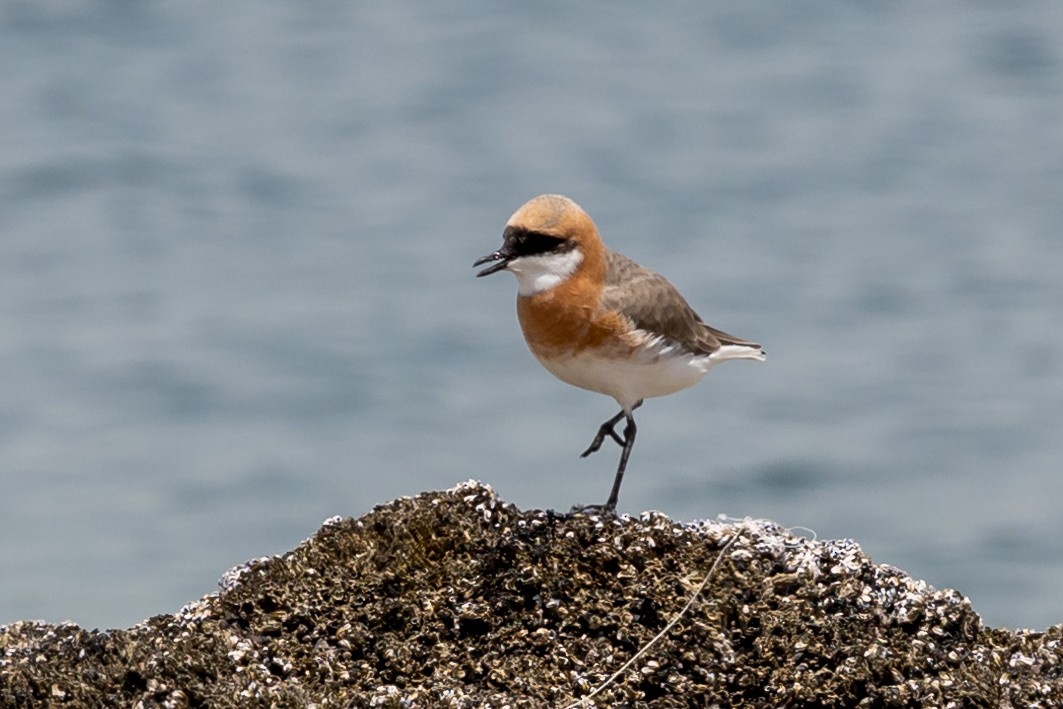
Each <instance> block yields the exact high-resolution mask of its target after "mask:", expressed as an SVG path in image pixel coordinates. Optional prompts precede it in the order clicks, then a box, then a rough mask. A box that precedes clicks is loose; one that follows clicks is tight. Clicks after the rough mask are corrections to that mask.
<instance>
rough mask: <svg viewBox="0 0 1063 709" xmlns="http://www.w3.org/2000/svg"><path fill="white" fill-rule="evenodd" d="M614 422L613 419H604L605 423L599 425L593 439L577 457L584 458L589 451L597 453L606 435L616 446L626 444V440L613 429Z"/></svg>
mask: <svg viewBox="0 0 1063 709" xmlns="http://www.w3.org/2000/svg"><path fill="white" fill-rule="evenodd" d="M616 423H617V422H616V420H615V419H610V420H608V421H606V422H605V423H603V424H602V425H601V427H600V428H599V429H598V434H597V435H596V436H595V437H594V440H593V441H591V444H590V445H589V446H588V447H587V450H585V451H583V452H582V453H580V456H579V457H580V458H586V457H587V456H589V455H590V454H591V453H597V452H598V450H599V449H600V448H601V447H602V444H603V443H605V437H606V436H609V437H610V438H612V439H613V440H614V441H616V444H617V445H618V446H620V447H621V448H623V447H624V446H626V445H627V441H625V440H624V439H623V438H621V437H620V434H619V433H617V432H616V431H615V430H613V427H614V426H616Z"/></svg>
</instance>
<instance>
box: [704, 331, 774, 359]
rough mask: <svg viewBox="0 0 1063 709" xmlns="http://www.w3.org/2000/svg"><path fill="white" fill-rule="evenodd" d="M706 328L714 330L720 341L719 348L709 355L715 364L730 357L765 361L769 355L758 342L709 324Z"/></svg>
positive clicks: (714, 334) (713, 332)
mask: <svg viewBox="0 0 1063 709" xmlns="http://www.w3.org/2000/svg"><path fill="white" fill-rule="evenodd" d="M705 329H707V330H709V331H710V332H712V334H713V336H714V337H715V338H716V339H717V340H719V342H720V347H719V349H717V350H716V351H715V352H713V353H712V354H710V355H709V360H710V361H712V362H713V363H714V364H715V363H717V362H723V361H725V360H728V359H754V360H756V361H758V362H763V361H764V360H765V359H767V357H768V353H767V352H765V351H764V348H763V347H761V346H760V345H759V344H757V343H756V342H750V341H749V340H743V339H741V338H739V337H735V336H734V335H728V334H727V333H726V332H723V331H722V330H717V329H716V328H714V327H709V326H708V325H705Z"/></svg>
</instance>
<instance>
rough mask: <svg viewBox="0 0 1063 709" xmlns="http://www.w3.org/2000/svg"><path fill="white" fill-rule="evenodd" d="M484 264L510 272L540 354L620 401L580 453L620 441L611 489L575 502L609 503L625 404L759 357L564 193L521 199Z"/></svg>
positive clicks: (575, 381)
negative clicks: (613, 243)
mask: <svg viewBox="0 0 1063 709" xmlns="http://www.w3.org/2000/svg"><path fill="white" fill-rule="evenodd" d="M484 264H491V265H490V266H488V267H487V268H485V269H483V270H482V271H479V272H478V273H477V274H476V276H477V277H483V276H489V275H491V274H493V273H498V272H499V271H503V270H505V271H510V272H511V273H513V274H514V275H515V276H516V277H517V319H518V320H519V322H520V327H521V330H522V331H523V334H524V339H525V341H526V342H527V345H528V348H529V349H530V350H531V353H532V355H534V356H535V358H536V359H537V360H538V361H539V363H540V364H541V365H542V366H543V367H545V368H546V370H547V371H549V372H550V373H551V374H553V375H554V376H555V377H557V378H558V379H560V380H561V381H563V382H565V383H567V384H571V385H573V386H576V387H580V388H581V389H586V390H589V391H593V392H597V393H600V394H604V395H606V396H610V397H612V398H613V399H614V400H616V402H617V404H619V405H620V412H619V413H617V414H616V415H615V416H613V417H612V418H610V419H609V420H607V421H605V422H604V423H602V424H601V426H599V428H598V432H597V434H596V435H595V436H594V439H593V440H592V441H591V444H590V446H588V447H587V449H586V450H585V451H583V453H582V455H581V457H582V458H586V457H587V456H589V455H591V454H592V453H595V452H597V451H598V450H599V449H600V448H601V447H602V444H603V443H604V442H605V440H606V439H607V438H609V439H612V440H613V441H614V442H615V443H616V444H617V445H618V446H620V448H621V453H620V462H619V464H618V466H617V470H616V475H615V477H614V479H613V486H612V489H611V490H610V492H609V498H608V499H607V500H606V502H605V504H604V505H586V506H584V507H582V508H578V509H585V510H588V511H601V512H608V513H612V514H615V513H616V505H617V501H618V498H619V495H620V485H621V483H622V481H623V479H624V471H625V470H626V468H627V463H628V458H629V457H630V456H631V449H632V447H633V445H634V443H635V435H636V433H637V431H638V429H637V427H636V425H635V418H634V416H633V413H634V411H635V410H636V409H637V408H639V407H640V406H641V405H642V402H643V400H644V399H648V398H652V397H658V396H667V395H668V394H674V393H675V392H677V391H680V390H683V389H686V388H688V387H690V386H693V385H694V384H696V383H698V382H699V381H700V380H701V378H702V377H703V376H705V374H706V373H707V372H708V371H709V370H710V369H711V368H712V367H713V366H715V365H716V364H719V363H720V362H724V361H727V360H730V359H749V360H757V361H761V362H763V361H764V360H765V357H766V353H765V352H764V349H763V348H762V347H761V346H760V345H759V344H758V343H756V342H752V341H749V340H743V339H741V338H738V337H735V336H734V335H729V334H727V333H726V332H723V331H721V330H717V329H715V328H713V327H710V326H709V325H706V324H705V322H704V321H703V320H702V319H701V317H700V316H699V315H698V314H697V313H696V312H694V310H693V308H691V307H690V305H689V304H688V303H687V301H686V300H685V299H684V298H683V296H682V295H680V293H679V291H678V290H677V289H676V287H675V286H673V285H672V284H671V283H670V282H669V281H668V280H667V279H665V278H664V277H663V276H661V275H660V274H658V273H655V272H654V271H651V270H649V269H648V268H644V267H643V266H640V265H639V264H637V263H635V262H634V261H633V260H631V259H629V258H628V257H626V256H623V255H621V254H619V253H617V252H615V251H612V250H610V249H609V248H608V247H606V246H605V244H604V243H603V242H602V239H601V236H600V235H599V233H598V228H597V226H595V223H594V221H593V220H592V219H591V218H590V216H589V215H588V214H587V212H585V211H584V210H583V208H582V207H580V206H579V205H578V204H577V203H576V202H574V201H573V200H571V199H569V198H568V197H565V196H563V195H559V194H544V195H539V196H538V197H535V198H533V199H531V200H529V201H528V202H526V203H525V204H524V205H522V206H521V207H520V208H519V209H518V210H517V211H516V212H514V213H513V216H511V217H510V218H509V221H508V222H506V225H505V229H504V230H503V232H502V246H501V247H500V248H498V250H496V251H493V252H491V253H489V254H487V255H486V256H482V257H481V258H479V259H477V260H476V261H475V262H474V263H473V267H474V268H475V267H478V266H483V265H484ZM621 420H623V421H624V430H623V433H622V434H619V433H617V432H616V430H615V428H616V426H617V424H619V423H620V421H621ZM574 509H576V508H574Z"/></svg>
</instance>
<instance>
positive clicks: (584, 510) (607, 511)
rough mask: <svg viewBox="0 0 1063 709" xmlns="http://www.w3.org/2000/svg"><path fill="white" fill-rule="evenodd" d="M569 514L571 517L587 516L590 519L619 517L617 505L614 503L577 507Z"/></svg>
mask: <svg viewBox="0 0 1063 709" xmlns="http://www.w3.org/2000/svg"><path fill="white" fill-rule="evenodd" d="M568 514H569V516H571V515H587V516H590V517H593V516H602V517H617V516H618V515H617V514H616V503H613V504H611V505H610V504H608V503H606V504H604V505H575V506H574V507H573V508H572V509H571V510H569V511H568Z"/></svg>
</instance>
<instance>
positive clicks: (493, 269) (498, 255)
mask: <svg viewBox="0 0 1063 709" xmlns="http://www.w3.org/2000/svg"><path fill="white" fill-rule="evenodd" d="M512 258H513V257H512V256H509V255H507V254H505V253H503V252H502V251H495V252H494V253H490V254H487V255H486V256H481V257H480V258H478V259H476V261H475V263H473V268H476V267H477V266H482V265H484V264H485V263H491V262H492V261H498V263H496V264H495V265H494V266H488V267H487V268H485V269H484V270H482V271H480V272H479V273H477V274H476V277H477V278H479V277H480V276H490V275H491V274H492V273H498V272H499V271H501V270H503V269H504V268H505V267H506V266H508V265H509V262H510V259H512Z"/></svg>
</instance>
